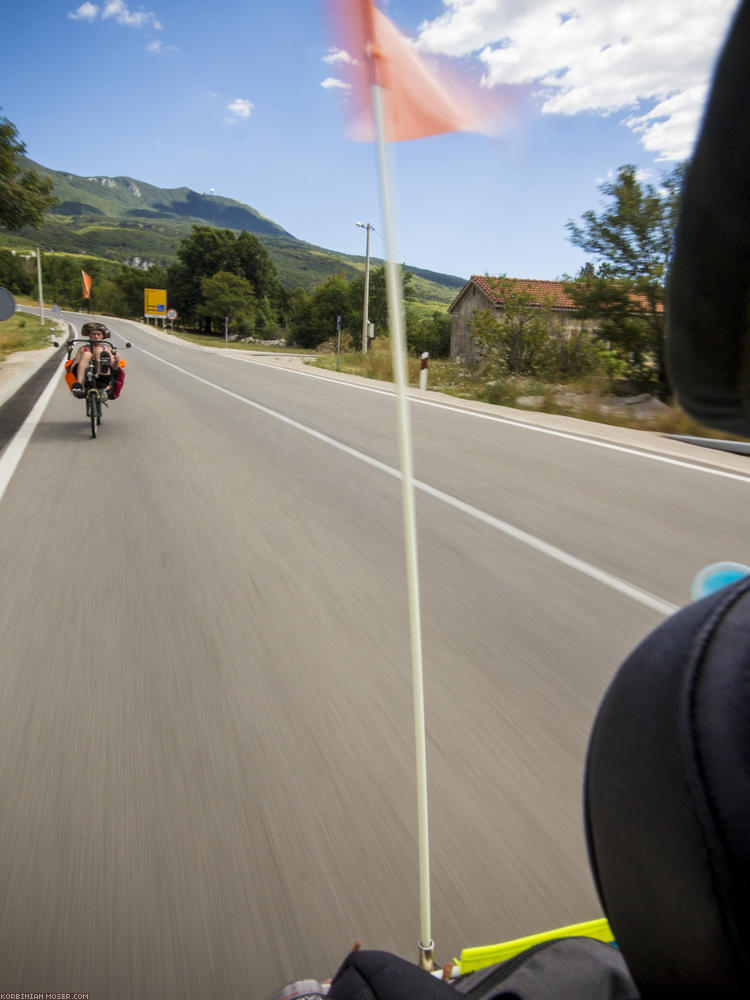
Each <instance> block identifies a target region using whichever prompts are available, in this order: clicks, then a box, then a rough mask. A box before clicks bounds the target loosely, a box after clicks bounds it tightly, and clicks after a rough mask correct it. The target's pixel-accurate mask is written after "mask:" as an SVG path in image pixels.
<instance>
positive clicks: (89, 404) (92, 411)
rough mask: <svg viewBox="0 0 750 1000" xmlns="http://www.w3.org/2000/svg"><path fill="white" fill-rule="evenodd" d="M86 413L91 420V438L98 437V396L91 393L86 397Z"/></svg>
mask: <svg viewBox="0 0 750 1000" xmlns="http://www.w3.org/2000/svg"><path fill="white" fill-rule="evenodd" d="M86 413H87V415H88V417H89V418H90V420H91V437H92V438H95V437H96V396H95V394H94V393H93V392H89V393H88V395H87V396H86Z"/></svg>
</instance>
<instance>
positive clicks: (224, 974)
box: [0, 321, 750, 1000]
mask: <svg viewBox="0 0 750 1000" xmlns="http://www.w3.org/2000/svg"><path fill="white" fill-rule="evenodd" d="M111 326H112V327H113V329H114V330H115V332H116V335H117V336H116V338H115V339H117V337H120V338H124V337H126V338H128V339H130V340H131V341H132V342H133V345H134V347H133V349H132V350H131V351H129V352H127V354H125V355H123V356H125V357H127V360H128V366H127V375H126V381H125V388H124V390H123V393H122V397H121V398H120V399H119V400H118V401H116V402H115V403H113V404H112V405H111V406H110V407H109V408H108V409H107V411H106V412H105V416H104V422H103V424H102V427H101V433H100V436H99V438H98V439H97V440H96V441H91V440H89V435H88V428H87V425H86V423H85V421H84V419H83V417H84V414H83V403H81V402H79V401H76V400H74V399H73V398H72V397H71V395H70V393H69V392H68V390H67V388H66V387H65V385H64V383H63V382H62V380H60V381H59V383H58V384H57V386H56V388H55V389H54V392H53V394H52V396H51V399H50V402H49V405H48V406H47V408H46V410H45V412H44V415H43V417H42V420H41V423H40V424H39V426H38V428H37V429H36V431H35V432H34V434H33V436H32V438H31V440H30V443H29V445H28V447H27V449H26V451H25V453H24V454H23V457H22V459H21V461H20V463H19V465H18V468H17V469H16V471H15V473H14V474H13V476H12V478H11V480H10V482H9V483H8V486H7V489H6V492H5V495H4V497H3V499H2V502H1V503H0V515H1V516H2V523H3V529H4V530H3V532H2V535H1V536H0V566H2V580H3V583H4V587H3V595H2V598H1V599H0V636H2V647H1V649H0V718H2V720H3V725H2V727H0V788H1V790H2V802H3V807H4V808H3V814H2V818H0V857H1V858H2V866H1V868H0V942H2V943H0V990H2V991H11V990H17V991H26V992H34V991H39V992H42V991H71V992H75V991H78V992H88V993H89V994H90V996H91V997H92V1000H99V998H105V997H106V998H108V1000H111V998H114V1000H118V998H123V1000H125V998H132V1000H135V998H143V997H165V998H167V997H186V998H192V997H195V998H198V997H206V996H221V997H229V996H248V997H258V998H263V997H264V996H267V995H269V994H270V993H271V992H273V990H274V989H275V988H277V987H278V986H281V985H282V984H283V983H285V982H287V981H290V980H293V979H295V978H299V977H301V976H319V977H323V976H326V975H329V974H332V973H333V972H334V971H335V968H336V966H337V965H338V963H339V962H340V961H341V960H342V959H343V957H344V956H345V954H346V952H347V951H348V950H349V948H350V946H351V945H352V943H353V942H354V940H355V939H359V940H361V941H362V942H363V943H364V945H365V946H367V947H376V948H385V949H390V950H393V951H397V952H399V953H400V954H402V955H405V956H406V957H409V958H414V957H415V956H416V948H417V939H418V894H417V887H416V870H417V868H416V854H415V826H416V815H415V805H414V783H415V782H414V752H413V735H412V704H411V693H410V683H411V680H410V665H409V641H408V631H407V620H406V600H405V583H404V558H403V541H402V519H401V509H400V484H399V481H398V478H397V475H396V474H395V469H396V467H397V464H398V463H397V442H396V436H395V403H394V399H393V396H392V394H390V392H389V391H388V390H387V388H384V387H383V386H381V385H380V384H378V383H373V384H368V385H364V384H362V383H359V382H357V381H356V380H335V379H331V378H330V377H327V376H321V375H319V374H318V373H316V372H315V371H314V370H307V369H304V370H301V371H291V370H286V369H284V368H280V367H275V366H272V365H269V364H267V363H264V362H263V361H261V360H258V359H251V358H247V359H241V358H237V357H230V356H227V355H222V354H221V353H218V352H217V353H212V352H206V351H199V350H194V349H190V348H188V347H186V346H183V345H180V344H176V343H173V342H170V341H168V340H166V339H164V338H160V337H156V336H154V335H153V334H150V333H147V332H145V331H144V330H143V329H142V328H141V327H139V326H138V325H135V324H129V323H127V322H124V321H113V322H112V323H111ZM442 402H443V400H442V397H439V396H437V395H430V396H429V399H428V400H427V401H426V402H425V401H423V402H418V403H415V404H414V405H413V407H412V414H413V423H414V430H415V439H416V440H415V456H416V457H415V465H416V477H417V479H418V480H419V489H418V491H417V503H418V521H419V549H420V564H421V573H422V581H421V582H422V608H423V625H424V647H425V673H426V701H427V723H428V730H429V735H428V769H429V785H430V832H431V837H432V875H433V884H432V895H433V934H434V937H435V940H436V944H437V954H438V957H439V958H440V959H441V960H442V961H445V960H447V959H449V958H451V957H453V956H454V955H457V954H458V952H459V951H460V949H461V947H462V946H465V945H467V944H487V943H491V942H493V941H496V940H502V939H504V938H508V937H514V936H519V935H521V934H526V933H532V932H534V931H537V930H540V929H544V928H546V927H551V926H555V925H558V924H563V923H568V922H571V921H576V920H583V919H589V918H592V917H594V916H597V915H598V914H599V912H600V910H599V906H598V903H597V900H596V896H595V893H594V890H593V888H592V884H591V879H590V876H589V874H588V865H587V860H586V851H585V845H584V841H583V834H582V828H581V826H582V824H581V775H582V769H583V759H584V754H585V748H586V742H587V738H588V733H589V730H590V727H591V724H592V720H593V717H594V713H595V711H596V707H597V705H598V702H599V700H600V698H601V695H602V693H603V691H604V689H605V687H606V685H607V684H608V682H609V680H610V678H611V677H612V675H613V673H614V671H615V669H616V667H617V666H618V664H619V662H620V661H621V660H622V659H623V658H624V656H625V655H626V654H627V652H628V651H629V650H630V648H631V647H632V646H634V645H635V644H636V642H638V641H639V639H640V638H642V637H643V636H644V635H645V634H646V632H647V631H649V630H650V629H651V628H653V627H654V626H655V625H657V624H658V623H659V622H660V621H661V620H662V619H663V617H664V615H665V614H666V613H667V612H668V610H669V609H670V608H671V607H673V606H678V605H681V604H683V603H684V602H685V601H686V599H687V595H688V592H689V585H690V580H691V578H692V576H693V575H694V573H695V572H696V571H697V570H698V569H700V568H701V567H702V566H704V565H705V564H706V563H709V562H712V561H715V560H717V559H720V558H727V559H739V560H743V559H745V560H746V559H747V555H746V553H745V551H744V548H743V545H742V542H741V539H743V538H744V537H745V536H746V531H745V530H744V526H745V524H746V520H747V514H746V511H747V506H748V497H750V465H749V466H747V471H745V464H744V463H745V460H744V459H741V458H739V457H737V456H718V455H716V456H715V455H713V454H712V453H708V452H706V451H705V450H704V449H694V450H690V449H689V448H688V447H687V446H683V445H676V444H674V443H670V442H666V441H663V440H662V439H660V438H658V437H655V436H646V435H643V436H640V435H637V434H631V433H629V432H624V433H620V432H615V431H611V430H608V429H601V430H600V429H598V428H597V426H596V425H591V424H584V423H576V422H573V421H560V420H558V421H555V420H554V419H551V418H547V419H543V418H540V419H539V420H536V419H535V418H533V417H531V416H529V417H522V419H520V420H504V419H503V420H498V419H496V417H497V416H498V415H503V416H504V415H505V414H507V412H508V411H492V410H491V408H489V407H472V406H471V405H470V404H467V405H465V406H464V405H462V404H460V403H453V402H451V401H445V405H435V404H441V403H442ZM428 403H429V405H428ZM493 414H494V416H493ZM567 427H570V428H575V429H576V433H574V434H570V433H568V432H567V431H566V430H565V428H567Z"/></svg>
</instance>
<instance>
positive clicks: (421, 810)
mask: <svg viewBox="0 0 750 1000" xmlns="http://www.w3.org/2000/svg"><path fill="white" fill-rule="evenodd" d="M370 97H371V101H372V112H373V118H374V123H375V135H376V141H377V151H378V173H379V179H380V203H381V214H382V217H383V233H384V235H385V273H386V291H387V295H388V316H389V326H390V334H391V358H392V362H393V381H394V384H395V386H396V399H397V414H398V442H399V453H400V459H401V493H402V503H403V512H404V541H405V546H406V581H407V589H408V595H409V629H410V633H411V663H412V686H413V692H414V738H415V744H416V756H417V823H418V826H417V834H418V843H419V898H420V927H419V930H420V938H419V964H420V966H421V967H422V968H423V969H427V971H428V972H432V971H433V969H434V968H435V962H434V948H435V943H434V941H433V940H432V933H431V926H430V843H429V834H428V829H427V748H426V736H425V712H424V677H423V671H422V626H421V621H420V610H419V564H418V559H417V522H416V514H415V504H414V481H413V460H412V452H413V449H412V436H411V422H410V419H409V401H408V397H407V395H406V387H407V376H406V342H405V340H406V338H405V336H404V310H403V301H402V295H401V282H400V280H399V274H398V270H397V267H396V260H395V253H394V235H393V211H392V208H391V183H390V171H389V168H388V149H387V144H386V136H385V124H384V118H383V93H382V89H381V87H379V86H378V85H377V84H372V85H371V86H370Z"/></svg>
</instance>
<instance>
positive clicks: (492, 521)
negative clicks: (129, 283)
mask: <svg viewBox="0 0 750 1000" xmlns="http://www.w3.org/2000/svg"><path fill="white" fill-rule="evenodd" d="M141 350H143V348H141ZM143 353H144V354H148V356H149V357H150V358H154V360H156V361H159V362H161V364H163V365H167V366H168V367H169V368H174V369H175V371H178V372H181V373H182V374H183V375H187V376H188V377H189V378H192V379H195V381H196V382H201V383H203V385H207V386H209V388H211V389H216V390H217V391H218V392H223V393H224V394H225V395H227V396H230V397H231V398H232V399H236V400H237V401H238V402H240V403H244V404H245V405H246V406H252V407H253V408H254V409H256V410H259V411H260V412H261V413H265V414H266V415H267V416H269V417H273V418H274V419H275V420H280V421H281V422H282V423H284V424H287V425H288V426H289V427H293V428H294V429H295V430H298V431H300V432H301V433H303V434H307V435H309V436H310V437H313V438H315V439H316V440H317V441H320V442H322V443H323V444H327V445H329V446H330V447H331V448H336V449H337V450H338V451H341V452H343V453H344V454H345V455H349V456H350V457H351V458H356V459H357V460H358V461H360V462H364V463H365V464H366V465H369V466H371V467H372V468H374V469H378V470H379V471H380V472H384V473H386V474H387V475H389V476H392V477H393V478H394V479H400V478H401V472H400V470H399V469H395V468H394V467H393V466H391V465H386V463H385V462H381V461H379V460H378V459H377V458H372V457H371V456H370V455H366V454H365V453H364V452H362V451H358V450H357V449H356V448H352V447H351V446H350V445H348V444H344V443H343V442H342V441H337V440H336V439H335V438H332V437H329V436H328V435H327V434H323V433H322V432H321V431H317V430H315V429H314V428H313V427H308V426H307V425H306V424H301V423H300V422H299V421H298V420H294V419H293V418H292V417H287V416H285V415H284V414H283V413H279V412H278V411H276V410H272V409H270V408H269V407H268V406H264V405H263V404H262V403H256V402H255V401H254V400H252V399H248V398H247V397H246V396H240V395H239V393H236V392H232V390H231V389H225V388H224V387H223V386H220V385H216V383H214V382H209V380H208V379H205V378H202V377H201V376H200V375H195V374H194V373H193V372H190V371H187V369H185V368H180V366H179V365H175V364H172V362H171V361H165V360H164V359H163V358H160V357H158V356H157V355H156V354H151V352H150V351H145V350H143ZM414 486H415V488H416V489H418V490H421V491H422V492H423V493H426V494H427V495H428V496H431V497H434V498H435V499H436V500H441V501H442V502H443V503H445V504H448V505H449V506H451V507H453V508H455V509H456V510H459V511H462V512H463V513H464V514H468V515H469V517H473V518H475V519H476V520H477V521H481V522H482V523H483V524H486V525H488V526H489V527H491V528H495V529H496V530H497V531H500V532H502V533H503V534H504V535H507V536H508V537H510V538H514V539H515V540H516V541H518V542H521V543H522V544H524V545H528V546H529V547H530V548H532V549H535V550H536V551H537V552H541V553H542V554H543V555H546V556H548V557H549V558H551V559H555V560H556V561H557V562H559V563H562V564H563V565H564V566H567V567H568V568H569V569H573V570H575V571H576V572H578V573H582V574H583V575H584V576H588V577H589V578H590V579H592V580H596V582H597V583H601V584H604V586H606V587H609V588H611V589H612V590H616V591H617V592H618V593H620V594H624V595H625V596H626V597H630V598H631V599H632V600H634V601H638V602H639V603H640V604H643V605H645V606H646V607H647V608H651V609H652V610H653V611H658V612H659V613H660V614H663V615H671V614H672V613H673V612H674V611H677V609H678V605H676V604H671V603H670V602H669V601H664V600H662V598H660V597H657V596H656V595H655V594H651V593H649V591H647V590H642V589H641V588H640V587H635V586H633V584H630V583H627V582H626V581H625V580H621V579H620V578H619V577H616V576H613V575H612V574H611V573H607V572H606V571H605V570H602V569H599V568H598V567H597V566H594V565H592V564H591V563H587V562H585V561H584V560H583V559H578V558H577V557H576V556H573V555H570V553H568V552H565V551H564V550H563V549H559V548H557V546H555V545H550V544H549V543H548V542H545V541H543V540H542V539H541V538H537V537H536V536H535V535H530V534H529V533H528V532H527V531H522V530H521V529H520V528H516V527H514V526H513V525H512V524H508V522H507V521H501V520H500V518H498V517H493V515H492V514H487V513H485V512H484V511H482V510H480V509H479V508H478V507H473V506H472V505H471V504H468V503H464V501H463V500H459V499H458V498H457V497H454V496H451V494H450V493H444V492H443V491H442V490H438V489H436V488H435V487H434V486H430V485H429V484H428V483H423V482H422V481H421V480H419V479H415V480H414Z"/></svg>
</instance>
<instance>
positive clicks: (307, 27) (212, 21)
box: [0, 0, 735, 279]
mask: <svg viewBox="0 0 750 1000" xmlns="http://www.w3.org/2000/svg"><path fill="white" fill-rule="evenodd" d="M380 6H381V8H382V9H383V11H384V12H385V13H386V14H387V15H388V16H389V17H390V18H391V19H392V20H393V21H394V22H395V23H396V24H397V25H398V27H399V29H400V30H401V31H402V32H403V33H404V34H405V35H407V36H408V37H409V38H411V39H414V42H415V45H417V47H418V48H419V50H420V52H422V53H423V55H424V58H425V59H427V60H430V59H432V58H434V57H440V58H443V59H445V60H449V61H451V62H453V63H455V64H456V65H459V66H460V67H461V68H462V70H463V72H465V73H467V74H469V75H470V76H472V78H473V79H474V80H476V82H477V86H480V85H483V86H485V87H489V88H492V89H495V88H498V87H504V88H509V92H511V93H516V94H518V98H519V100H518V112H517V115H516V120H515V122H514V124H513V125H512V126H511V127H509V129H508V130H507V131H506V133H505V134H504V135H502V136H500V137H496V138H487V137H485V136H480V135H470V134H464V133H454V134H449V135H443V136H435V137H431V138H427V139H419V140H415V141H412V142H408V143H398V144H394V145H393V146H392V164H393V169H394V177H395V205H396V210H397V212H396V225H395V230H396V250H397V257H398V258H399V259H400V260H403V261H405V262H406V263H407V265H410V266H413V267H425V268H429V269H431V270H435V271H441V272H445V273H449V274H456V275H459V276H462V277H467V276H468V275H470V274H483V273H486V272H488V273H490V274H501V273H505V274H508V275H510V276H513V277H523V278H546V279H554V278H557V277H559V276H561V275H562V274H564V273H570V274H572V273H575V272H576V271H577V270H578V268H579V267H580V266H581V264H582V263H584V256H583V254H582V253H581V251H579V250H577V249H576V248H575V247H573V246H572V245H571V244H570V242H569V241H568V239H567V237H566V232H565V223H566V221H567V220H568V219H571V218H572V219H575V220H578V219H579V218H580V216H581V214H582V213H583V212H584V211H586V210H587V209H589V208H597V207H599V206H600V204H601V201H600V195H599V192H598V186H599V185H600V184H601V183H602V181H604V180H605V179H607V178H608V177H611V176H612V174H613V172H614V171H616V169H617V167H618V166H620V165H621V164H623V163H635V164H637V165H638V167H639V168H640V169H641V170H642V171H643V174H644V177H645V178H647V179H649V180H651V181H652V182H655V183H656V182H658V180H659V178H660V177H661V176H662V175H663V174H664V173H666V172H668V171H669V170H670V169H671V167H672V166H674V164H675V163H676V162H677V161H678V160H680V159H682V158H684V157H685V156H687V155H689V153H690V150H691V148H692V145H693V142H694V139H695V134H696V131H697V127H698V122H699V118H700V113H701V109H702V106H703V102H704V99H705V93H706V88H707V85H708V82H709V79H710V75H711V71H712V69H713V66H714V64H715V60H716V57H717V55H718V52H719V49H720V46H721V42H722V40H723V38H724V36H725V34H726V31H727V28H728V26H729V23H730V19H731V16H732V12H733V10H734V8H735V3H734V0H711V3H706V2H705V0H699V2H698V0H661V2H660V3H658V4H655V3H653V0H629V2H628V3H627V4H620V5H618V4H616V3H613V2H612V0H533V2H532V0H529V2H526V0H390V2H388V3H385V2H382V0H381V3H380ZM2 16H3V29H4V30H3V37H4V45H3V57H2V61H1V65H0V106H1V107H2V112H1V113H2V114H4V115H5V116H7V117H8V118H9V119H10V120H11V121H12V122H14V124H15V125H16V127H17V128H18V130H19V132H20V135H21V138H22V139H23V141H24V142H25V143H26V145H27V153H28V155H29V156H30V157H31V158H32V159H34V160H36V161H37V162H39V163H42V164H44V165H45V166H48V167H51V168H53V169H56V170H67V171H70V172H72V173H75V174H81V175H84V176H99V175H105V176H129V177H134V178H136V179H137V180H141V181H146V182H148V183H151V184H156V185H158V186H160V187H181V186H187V187H190V188H192V189H193V190H196V191H200V192H209V191H211V189H213V191H214V193H215V194H217V195H223V196H226V197H230V198H236V199H238V200H239V201H243V202H246V203H247V204H249V205H252V206H253V207H254V208H256V209H257V210H258V211H260V212H262V213H263V214H265V215H267V216H269V217H270V218H272V219H273V220H274V221H276V222H278V223H279V224H280V225H282V226H284V228H285V229H287V230H289V231H290V232H291V233H293V234H294V235H295V236H297V237H299V238H300V239H304V240H308V241H309V242H311V243H315V244H318V245H320V246H324V247H328V248H330V249H334V250H338V251H343V252H346V253H358V254H363V253H364V244H365V234H364V232H363V231H362V230H361V229H358V228H356V227H355V221H363V222H371V223H372V224H373V225H374V226H375V230H376V232H375V234H374V236H373V241H372V248H371V249H372V252H373V254H375V255H380V254H382V252H383V249H384V247H383V244H382V241H381V239H380V235H379V231H380V230H381V228H382V226H381V218H380V205H379V198H378V187H377V175H376V161H375V152H374V148H373V147H372V146H371V145H368V144H362V143H356V142H353V141H351V140H349V139H348V138H347V135H346V130H345V121H344V116H343V114H342V110H343V109H342V105H344V104H345V102H346V101H347V91H346V90H345V89H344V87H343V86H342V85H341V84H343V82H344V77H343V76H342V74H341V72H340V70H341V68H342V65H343V64H342V61H341V56H340V53H337V52H336V51H335V46H334V39H333V38H332V37H331V35H330V26H329V24H328V22H327V19H326V17H325V13H324V7H323V5H322V2H320V0H276V2H272V0H266V2H262V3H261V2H258V0H244V2H242V3H240V2H235V0H228V2H227V0H222V2H219V3H215V4H208V5H207V4H206V3H205V2H202V3H198V2H194V0H182V2H176V0H146V2H145V3H144V4H142V5H139V4H138V3H137V0H86V2H81V0H28V2H27V3H26V4H23V5H22V4H14V5H12V6H11V5H8V6H6V8H5V10H4V12H3V15H2Z"/></svg>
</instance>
